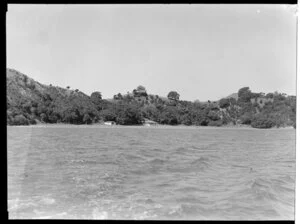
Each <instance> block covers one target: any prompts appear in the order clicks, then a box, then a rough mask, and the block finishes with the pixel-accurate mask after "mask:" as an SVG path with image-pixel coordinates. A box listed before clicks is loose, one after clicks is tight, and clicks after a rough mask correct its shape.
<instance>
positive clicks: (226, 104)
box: [219, 98, 230, 108]
mask: <svg viewBox="0 0 300 224" xmlns="http://www.w3.org/2000/svg"><path fill="white" fill-rule="evenodd" d="M219 105H220V108H227V107H229V106H230V101H229V99H227V98H223V99H221V100H220V101H219Z"/></svg>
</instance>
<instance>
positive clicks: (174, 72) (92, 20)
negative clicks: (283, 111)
mask: <svg viewBox="0 0 300 224" xmlns="http://www.w3.org/2000/svg"><path fill="white" fill-rule="evenodd" d="M296 19H297V17H296V16H295V13H293V7H292V6H286V5H221V4H217V5H172V4H171V5H170V4H166V5H153V4H151V5H8V12H7V18H6V35H7V67H8V68H13V69H16V70H18V71H20V72H22V73H24V74H26V75H28V76H29V77H31V78H33V79H35V80H36V81H38V82H40V83H42V84H52V85H55V86H61V87H66V86H70V87H71V89H79V90H80V91H82V92H84V93H86V94H88V95H90V94H91V93H92V92H94V91H100V92H101V93H102V96H103V98H112V97H113V95H115V94H117V93H119V92H120V93H122V94H125V93H127V92H128V91H129V92H131V91H132V90H133V89H135V88H136V87H137V86H138V85H143V86H145V87H146V90H147V92H148V93H150V94H151V93H152V94H157V95H160V96H167V94H168V93H169V92H170V91H177V92H178V93H179V94H180V99H181V100H190V101H194V100H196V99H198V100H200V101H207V100H219V99H220V98H222V97H226V96H228V95H230V94H232V93H234V92H237V91H238V90H239V89H240V88H242V87H246V86H248V87H250V89H251V91H253V92H264V93H268V92H274V91H278V92H283V93H286V94H288V95H296Z"/></svg>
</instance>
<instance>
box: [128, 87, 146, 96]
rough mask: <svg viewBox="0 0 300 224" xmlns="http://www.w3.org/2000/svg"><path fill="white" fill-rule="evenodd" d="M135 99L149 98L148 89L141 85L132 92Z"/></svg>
mask: <svg viewBox="0 0 300 224" xmlns="http://www.w3.org/2000/svg"><path fill="white" fill-rule="evenodd" d="M132 93H133V96H134V97H140V96H145V97H146V96H148V94H147V91H146V88H145V87H144V86H141V85H139V86H138V87H137V88H136V89H134V90H133V91H132Z"/></svg>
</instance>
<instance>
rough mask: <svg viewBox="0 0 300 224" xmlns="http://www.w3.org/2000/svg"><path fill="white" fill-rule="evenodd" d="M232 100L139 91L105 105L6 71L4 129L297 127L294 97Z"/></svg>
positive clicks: (244, 93)
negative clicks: (147, 124) (106, 124)
mask: <svg viewBox="0 0 300 224" xmlns="http://www.w3.org/2000/svg"><path fill="white" fill-rule="evenodd" d="M236 95H237V96H236ZM231 96H233V97H228V98H223V99H220V100H219V101H217V102H210V101H207V102H199V101H194V102H191V101H184V100H180V94H179V93H178V92H176V91H170V92H169V93H168V95H167V97H160V96H158V95H152V94H148V93H147V91H146V88H145V87H143V86H138V87H137V88H136V89H134V90H133V91H132V92H128V93H127V94H121V93H118V94H116V95H114V96H113V99H111V100H105V99H102V96H101V93H100V92H93V93H92V94H91V96H87V95H86V94H84V93H82V92H80V91H79V90H78V89H76V90H72V89H71V88H70V86H67V87H66V88H61V87H55V86H53V85H51V84H50V85H49V86H47V85H42V84H40V83H38V82H36V81H34V80H33V79H31V78H29V77H28V76H26V75H24V74H21V73H20V72H18V71H16V70H13V69H7V124H8V125H29V124H36V123H37V122H43V123H70V124H92V123H96V122H103V121H115V122H116V123H117V124H120V125H137V124H142V123H143V121H144V119H150V120H153V121H156V122H157V123H159V124H168V125H179V124H182V125H197V126H222V125H241V124H244V125H251V126H252V127H254V128H271V127H285V126H294V127H296V97H295V96H287V95H286V94H283V93H278V92H275V93H268V94H264V93H253V92H251V90H250V89H249V87H244V88H241V89H240V90H239V91H238V93H237V94H233V95H231ZM235 96H236V97H235Z"/></svg>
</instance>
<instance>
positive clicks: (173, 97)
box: [167, 91, 180, 101]
mask: <svg viewBox="0 0 300 224" xmlns="http://www.w3.org/2000/svg"><path fill="white" fill-rule="evenodd" d="M167 97H168V99H169V100H175V101H178V100H179V97H180V95H179V93H177V92H176V91H171V92H169V93H168V96H167Z"/></svg>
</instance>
